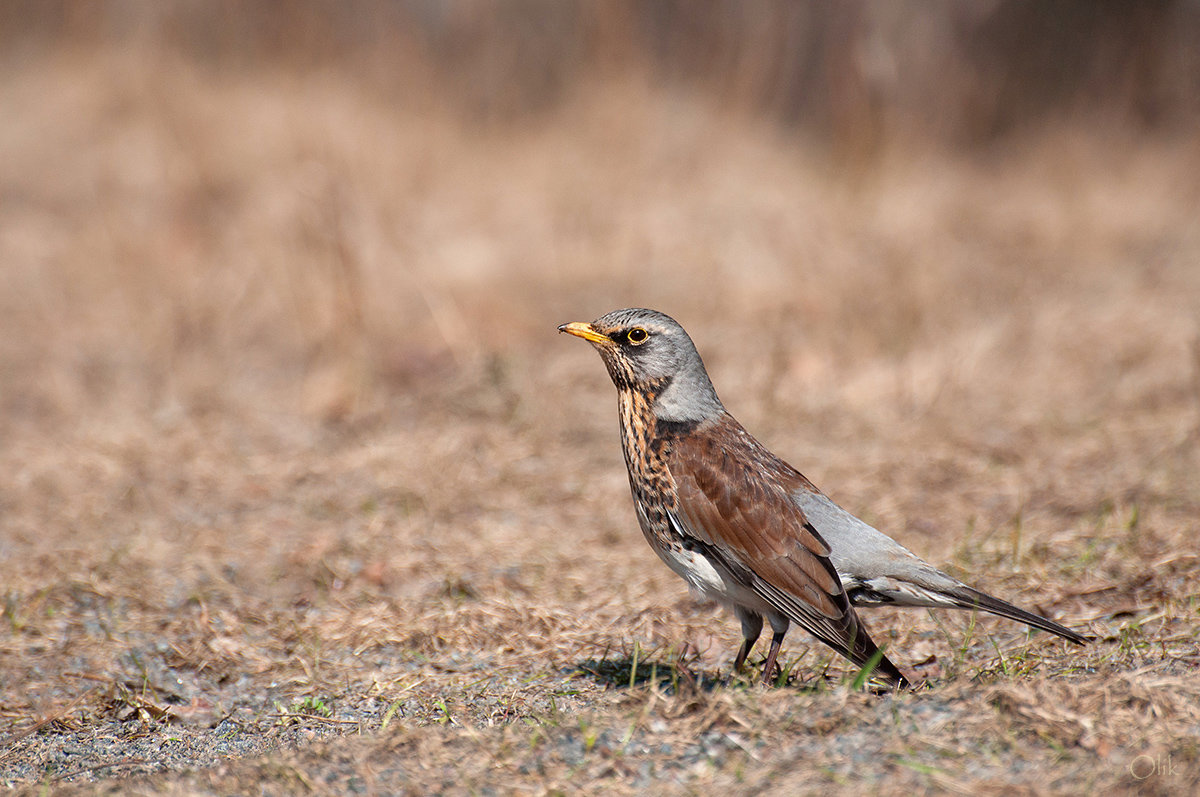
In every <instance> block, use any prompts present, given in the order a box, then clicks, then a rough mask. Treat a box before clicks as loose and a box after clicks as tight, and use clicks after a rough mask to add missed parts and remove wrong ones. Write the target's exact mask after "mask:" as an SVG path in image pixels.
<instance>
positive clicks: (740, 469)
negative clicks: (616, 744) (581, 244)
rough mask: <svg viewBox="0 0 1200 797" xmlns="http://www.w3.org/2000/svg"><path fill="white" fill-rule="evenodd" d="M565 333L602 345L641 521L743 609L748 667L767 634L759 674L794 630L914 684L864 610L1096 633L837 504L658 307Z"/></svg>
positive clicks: (720, 595) (657, 543) (680, 563)
mask: <svg viewBox="0 0 1200 797" xmlns="http://www.w3.org/2000/svg"><path fill="white" fill-rule="evenodd" d="M558 331H559V332H565V333H567V334H570V335H574V336H576V337H579V338H582V339H584V340H586V341H587V342H588V343H590V344H591V345H592V346H593V347H594V348H595V349H596V351H598V352H599V354H600V357H601V359H602V360H603V362H604V365H605V367H606V369H607V370H608V375H609V377H610V378H611V379H612V382H613V384H614V385H615V387H616V389H617V408H618V419H619V422H620V430H621V443H622V450H623V453H624V458H625V465H626V469H627V471H628V475H629V486H630V492H631V493H632V495H633V503H634V508H635V511H636V514H637V518H638V524H639V526H640V527H641V530H642V533H643V535H644V536H645V538H646V541H647V542H648V543H649V544H650V547H651V548H652V549H653V550H654V551H655V553H657V554H658V556H659V558H660V559H662V561H663V562H664V563H665V564H666V565H667V566H668V567H669V568H670V569H671V570H672V571H674V572H675V573H676V574H677V575H679V576H680V577H681V578H683V579H684V581H685V582H687V584H688V585H689V587H690V588H691V590H692V591H693V592H694V593H695V594H698V595H699V596H700V597H702V598H705V599H709V600H714V601H716V602H717V603H720V604H722V605H724V606H726V607H728V608H730V609H731V610H732V611H733V614H734V616H735V617H736V618H737V619H738V620H739V621H740V623H741V630H742V637H743V641H742V645H741V647H740V648H739V649H738V652H737V655H736V657H735V659H734V669H735V670H738V671H740V670H741V669H742V667H743V665H744V664H745V661H746V659H747V657H748V656H749V654H750V652H751V650H752V649H753V647H754V645H755V643H756V642H757V640H758V638H759V637H760V636H761V634H762V629H763V619H764V617H765V618H766V620H767V622H768V623H769V624H770V626H771V630H772V639H771V645H770V648H769V651H768V653H767V656H766V660H765V663H764V665H763V670H762V679H763V681H764V682H768V683H769V682H770V681H771V679H772V677H773V675H774V673H775V672H776V671H777V668H776V663H777V659H778V655H779V651H780V648H781V646H782V643H783V639H784V636H785V635H786V634H787V632H788V630H789V628H790V626H791V624H793V623H794V624H796V625H798V626H800V627H802V628H803V629H804V630H806V631H808V632H809V633H810V634H812V635H813V636H814V637H816V638H817V639H818V640H820V641H821V642H823V643H825V644H826V645H828V646H829V647H830V648H832V649H833V650H835V651H837V652H838V653H840V654H841V655H843V656H845V657H846V658H848V659H849V660H850V661H852V662H854V664H856V665H858V666H859V667H861V668H866V667H867V666H868V665H869V664H871V663H873V664H874V673H873V674H874V675H876V676H878V677H880V678H881V679H882V680H883V681H884V682H886V683H887V684H888V685H889V687H892V688H908V687H910V686H911V683H910V681H909V680H908V678H907V677H906V676H905V675H904V673H903V672H901V670H900V669H899V668H898V667H897V666H896V665H895V664H894V663H892V662H891V661H890V660H889V659H888V658H887V656H886V655H884V654H883V652H882V651H881V650H880V649H879V648H878V646H877V645H876V644H875V643H874V642H873V641H872V639H871V637H870V635H869V633H868V631H867V629H866V627H865V626H864V625H863V624H862V622H861V621H860V619H859V617H858V614H857V612H856V608H857V607H875V606H885V605H891V606H927V607H946V608H958V609H982V610H984V611H988V612H991V613H993V614H997V615H1000V616H1003V617H1007V618H1010V619H1013V620H1018V621H1020V622H1023V623H1027V624H1029V625H1031V626H1034V627H1036V628H1040V629H1043V630H1045V631H1049V632H1051V633H1053V634H1057V635H1059V636H1061V637H1063V638H1065V639H1068V640H1070V641H1072V642H1075V643H1077V644H1083V643H1084V642H1086V641H1087V639H1088V638H1087V637H1084V636H1083V635H1081V634H1078V633H1076V632H1075V631H1073V630H1071V629H1069V628H1066V627H1065V626H1062V625H1060V624H1058V623H1056V622H1054V621H1052V620H1049V619H1047V618H1045V617H1041V616H1039V615H1036V614H1034V613H1032V612H1028V611H1025V610H1024V609H1020V608H1018V607H1016V606H1014V605H1012V604H1010V603H1008V602H1006V601H1003V600H1001V599H999V598H996V597H994V596H991V595H988V594H987V593H984V592H981V591H979V590H976V589H973V588H972V587H969V586H967V585H966V584H964V583H962V582H960V581H958V580H957V579H955V578H953V577H952V576H950V575H948V574H946V573H944V572H942V571H940V570H938V569H937V568H936V567H934V566H932V565H930V564H928V563H927V562H925V561H923V560H922V559H920V558H919V557H918V556H917V555H916V554H914V553H912V552H911V551H909V550H908V549H907V548H905V547H904V546H902V545H900V543H898V542H896V541H895V540H893V539H892V538H890V537H888V536H887V535H885V534H884V533H883V532H881V531H878V530H877V529H875V528H873V527H872V526H870V525H868V524H867V523H865V522H863V521H862V520H859V519H858V518H857V517H855V516H854V515H852V514H850V513H849V512H847V511H846V510H844V509H842V508H841V507H840V506H838V505H837V504H835V503H834V502H833V501H832V500H830V499H829V498H828V497H827V496H826V495H825V494H824V493H822V492H821V491H820V490H818V489H817V488H816V486H815V485H814V484H813V483H812V482H811V481H809V480H808V479H807V478H806V477H805V476H804V475H803V474H801V473H800V471H798V470H796V469H795V468H794V467H792V466H791V465H789V464H788V463H787V462H785V461H784V460H782V459H781V458H779V457H778V456H776V455H775V454H773V453H772V452H771V451H770V450H768V449H767V448H766V447H765V446H764V445H762V444H761V443H760V442H758V440H756V439H755V438H754V437H753V436H752V435H751V434H750V433H749V432H747V431H746V429H745V428H744V427H743V426H742V425H741V424H740V423H738V421H737V420H736V419H735V418H734V417H733V416H732V415H731V414H730V413H729V412H728V411H727V410H726V409H725V406H724V405H723V404H722V403H721V400H720V399H719V398H718V397H717V393H716V389H715V388H714V387H713V385H712V381H711V380H710V379H709V376H708V371H707V370H706V369H705V367H704V361H703V360H702V359H701V357H700V353H699V352H698V351H697V349H696V346H695V344H694V343H693V342H692V339H691V337H689V336H688V334H687V332H686V331H685V330H684V329H683V327H682V326H680V324H679V323H678V322H677V321H675V320H674V319H673V318H671V317H670V316H668V315H666V314H664V313H660V312H658V311H655V310H648V309H644V308H628V309H624V310H615V311H613V312H611V313H607V314H605V315H602V316H600V317H599V318H597V319H596V320H595V321H592V322H582V321H573V322H570V323H567V324H562V325H561V326H559V327H558Z"/></svg>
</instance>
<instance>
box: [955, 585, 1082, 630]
mask: <svg viewBox="0 0 1200 797" xmlns="http://www.w3.org/2000/svg"><path fill="white" fill-rule="evenodd" d="M943 594H944V595H946V596H947V597H949V598H951V599H953V601H954V603H955V605H956V606H958V607H959V608H960V609H983V610H984V611H988V612H991V613H992V614H998V615H1000V616H1001V617H1007V618H1008V619H1010V620H1016V621H1017V622H1020V623H1025V624H1026V625H1031V626H1033V627H1034V628H1040V629H1041V630H1043V631H1049V632H1050V633H1051V634H1057V635H1058V636H1060V637H1062V638H1063V639H1066V640H1069V641H1071V642H1074V643H1075V644H1076V645H1084V644H1087V643H1088V642H1089V641H1091V640H1092V639H1094V638H1095V637H1089V636H1084V635H1083V634H1080V633H1078V632H1076V631H1072V630H1071V629H1070V628H1067V627H1066V626H1064V625H1059V624H1058V623H1056V622H1054V621H1053V620H1049V619H1047V618H1045V617H1042V616H1041V615H1039V614H1034V613H1033V612H1028V611H1025V610H1024V609H1021V608H1018V607H1016V606H1013V605H1012V604H1011V603H1009V602H1008V601H1002V600H1000V599H999V598H995V597H992V596H991V595H988V594H987V593H986V592H980V591H979V590H977V589H972V588H971V587H968V586H966V585H965V584H964V585H961V586H959V587H957V588H955V589H953V590H947V591H945V592H944V593H943Z"/></svg>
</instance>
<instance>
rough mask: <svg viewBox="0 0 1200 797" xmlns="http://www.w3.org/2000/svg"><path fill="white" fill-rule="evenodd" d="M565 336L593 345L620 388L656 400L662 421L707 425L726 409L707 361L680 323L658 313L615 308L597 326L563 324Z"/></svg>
mask: <svg viewBox="0 0 1200 797" xmlns="http://www.w3.org/2000/svg"><path fill="white" fill-rule="evenodd" d="M558 331H559V332H566V333H569V334H571V335H575V336H576V337H580V338H583V339H584V340H586V341H588V342H589V343H591V344H592V345H593V346H594V347H595V348H596V351H598V352H600V357H601V358H602V359H603V360H604V365H605V366H606V367H607V368H608V375H609V376H610V377H612V381H613V384H614V385H616V386H617V390H620V391H625V390H632V391H636V392H639V393H643V394H647V395H650V396H652V397H653V408H654V414H655V416H656V417H657V418H658V419H659V420H662V421H702V420H706V419H708V418H712V417H715V416H716V415H718V414H720V413H721V412H722V411H723V409H724V408H723V407H722V406H721V401H720V399H718V398H717V392H716V391H715V390H713V386H712V382H710V381H709V379H708V372H707V371H705V370H704V361H703V360H701V359H700V353H699V352H698V351H696V346H695V344H694V343H692V339H691V338H689V337H688V334H687V333H686V332H684V331H683V327H681V326H679V323H678V322H677V321H675V319H673V318H671V317H670V316H668V315H664V314H663V313H659V312H657V311H655V310H643V309H641V308H630V309H626V310H614V311H613V312H611V313H608V314H606V315H602V316H600V317H599V318H597V319H596V320H595V321H593V322H592V323H590V324H588V323H584V322H581V321H574V322H572V323H570V324H563V325H562V326H560V327H559V328H558Z"/></svg>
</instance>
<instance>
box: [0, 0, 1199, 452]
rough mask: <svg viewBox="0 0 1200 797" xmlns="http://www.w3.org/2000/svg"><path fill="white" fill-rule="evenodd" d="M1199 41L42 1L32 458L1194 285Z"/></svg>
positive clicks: (494, 12) (5, 256)
mask: <svg viewBox="0 0 1200 797" xmlns="http://www.w3.org/2000/svg"><path fill="white" fill-rule="evenodd" d="M1198 41H1200V3H1198V2H1196V1H1195V0H1155V1H1151V0H1147V1H1146V2H1138V3H1124V2H1095V1H1093V0H1053V1H1051V2H1031V1H1029V0H971V1H970V2H882V1H877V2H871V1H869V0H854V1H851V2H843V3H792V2H766V1H765V0H752V1H751V2H735V1H733V0H730V1H728V2H716V1H714V2H672V1H671V0H653V1H651V2H626V1H623V0H614V1H612V2H585V1H578V2H576V1H572V0H565V1H564V0H512V1H511V2H482V1H476V0H454V1H452V2H432V1H425V0H386V1H385V0H363V1H362V2H355V3H341V2H332V1H331V0H296V1H295V2H282V1H280V2H268V1H266V0H263V1H261V2H255V3H242V2H233V1H232V0H230V1H228V2H223V1H220V0H218V1H214V2H195V1H192V0H113V1H112V2H87V3H78V2H52V1H48V0H37V1H36V2H20V1H18V0H12V1H11V2H6V3H4V4H3V7H0V51H2V52H0V103H2V106H3V108H4V112H3V119H2V120H0V148H2V153H3V154H2V158H0V160H2V161H3V163H2V165H0V208H2V210H0V262H2V274H0V279H3V283H4V285H3V288H4V289H3V295H2V296H0V305H2V310H0V312H2V313H3V316H2V317H3V319H4V320H3V322H0V323H3V325H4V328H5V329H6V330H7V332H8V334H4V335H3V338H4V340H3V343H0V351H2V354H0V357H2V359H0V363H2V366H3V369H4V374H5V379H4V381H5V389H4V391H3V394H4V395H3V397H2V399H0V400H2V401H3V409H4V412H3V414H2V415H0V418H2V420H0V433H5V432H11V431H12V425H13V424H14V423H20V422H22V420H25V421H29V420H33V421H37V422H39V425H40V422H47V421H49V422H55V421H56V420H61V419H63V418H68V417H78V414H79V413H80V412H84V413H87V412H91V411H99V410H100V409H101V408H102V407H104V406H123V407H125V409H129V408H130V407H134V406H136V407H140V408H141V409H143V410H146V411H154V410H161V409H163V408H164V407H168V408H175V409H179V410H183V411H186V412H192V411H199V410H202V409H203V408H204V407H205V406H210V405H213V404H214V402H215V403H218V404H219V403H220V402H221V401H225V400H236V397H237V396H238V395H239V387H240V389H241V390H243V391H244V390H253V386H254V385H255V384H257V385H259V386H260V387H261V386H262V383H263V382H264V381H267V382H269V381H272V380H274V381H276V383H277V385H282V384H292V385H298V386H299V388H298V389H297V390H296V392H295V393H294V394H291V393H286V391H285V393H286V394H287V395H288V396H289V402H290V403H289V404H288V406H289V408H291V409H299V410H301V411H303V412H311V413H314V414H315V415H316V416H318V417H325V418H337V417H340V416H342V415H344V414H346V413H352V412H354V411H357V410H361V409H362V408H363V407H364V406H365V405H364V403H363V402H364V401H365V402H367V404H369V403H370V400H372V399H373V398H376V399H377V398H379V395H380V392H379V391H380V389H381V388H382V393H383V394H386V393H387V392H389V391H390V390H391V388H389V387H388V385H391V386H392V387H396V386H399V387H401V388H404V387H405V386H406V385H410V384H411V383H413V382H414V381H417V382H419V381H420V380H421V379H423V378H425V377H427V376H429V375H431V374H434V375H436V374H442V375H444V374H445V373H446V372H447V371H448V370H451V371H452V370H454V369H455V368H460V367H462V366H464V365H466V364H468V363H469V364H472V366H473V367H474V366H476V365H478V364H479V363H480V362H481V360H480V357H484V358H486V357H487V356H490V355H496V354H497V353H500V354H503V353H504V352H505V351H506V350H509V349H511V348H512V347H518V346H519V347H522V348H524V349H526V350H531V351H541V350H542V349H543V347H549V346H552V345H553V346H557V345H558V342H557V341H555V340H554V336H553V335H551V334H550V332H551V331H552V330H553V327H554V326H555V325H557V324H558V323H560V322H562V321H565V320H569V319H574V318H576V317H582V318H592V317H595V316H596V315H599V314H600V313H602V312H604V311H607V310H609V309H613V308H614V307H616V306H619V305H629V304H644V305H651V306H656V307H661V308H662V309H665V310H667V311H669V312H674V313H675V314H677V315H680V316H681V317H682V319H683V320H684V322H685V324H687V323H688V322H689V321H694V320H699V319H702V318H705V317H706V315H710V314H716V317H715V318H714V319H713V321H712V324H713V325H714V326H715V327H716V328H717V329H720V328H721V326H722V325H731V326H733V327H736V326H737V325H739V324H741V325H746V324H752V323H754V322H755V321H756V320H758V319H762V318H764V317H769V318H771V319H774V321H773V323H775V324H776V327H777V328H780V327H779V325H780V324H782V325H784V326H783V327H782V328H784V329H786V330H787V331H788V334H789V335H799V336H802V339H801V340H800V341H798V342H799V343H800V344H801V346H798V347H794V348H792V349H789V352H790V353H789V355H788V356H789V357H792V356H801V355H798V354H797V352H798V351H799V350H800V348H802V347H803V345H804V344H805V343H807V344H809V345H812V346H815V349H814V350H813V351H815V352H816V353H815V354H810V356H811V357H815V358H817V359H822V360H827V361H829V362H828V363H826V365H829V364H831V363H833V361H836V360H838V359H839V358H840V357H841V356H842V354H843V353H847V352H848V353H849V354H850V355H852V356H855V357H857V356H860V355H861V356H874V355H876V354H880V353H883V354H890V355H902V354H904V353H905V352H908V351H910V350H911V349H912V347H913V346H915V345H917V344H918V343H919V342H920V341H923V340H924V341H929V340H935V339H942V340H945V339H946V336H947V335H950V334H953V333H955V331H956V330H960V329H961V328H962V324H963V323H964V319H968V318H970V319H977V318H979V317H980V316H986V317H996V316H998V315H1008V316H1013V315H1014V314H1015V315H1017V316H1019V317H1021V318H1024V319H1028V318H1029V316H1030V313H1033V312H1035V308H1033V307H1032V306H1031V297H1035V296H1044V295H1046V293H1047V292H1050V293H1053V292H1054V291H1055V290H1058V289H1062V290H1068V291H1075V292H1078V291H1080V290H1087V289H1088V286H1091V287H1092V288H1095V289H1097V290H1100V291H1101V292H1102V293H1104V294H1105V295H1111V293H1110V291H1111V290H1119V291H1121V290H1126V289H1128V288H1129V286H1128V285H1127V284H1125V282H1124V281H1123V280H1124V279H1125V278H1126V277H1129V276H1130V275H1131V274H1134V273H1136V274H1137V275H1141V276H1140V277H1138V278H1139V279H1140V278H1141V277H1144V278H1146V279H1152V280H1167V279H1174V278H1179V272H1180V270H1181V267H1182V266H1184V265H1188V266H1190V265H1191V264H1192V262H1193V261H1194V257H1195V254H1196V248H1195V237H1196V227H1195V221H1194V216H1195V208H1196V207H1197V204H1196V200H1197V190H1196V182H1197V174H1198V171H1197V160H1198V158H1200V155H1198V153H1197V143H1196V142H1197V138H1198V137H1197V135H1196V131H1197V121H1198V118H1200V45H1197V42H1198ZM1184 241H1186V242H1187V243H1184ZM1188 247H1190V248H1188ZM1184 249H1186V252H1187V253H1186V257H1185V256H1184V255H1183V250H1184ZM1180 259H1182V260H1186V261H1188V262H1187V263H1186V264H1184V263H1181V262H1180ZM1105 270H1107V272H1108V273H1107V275H1106V276H1103V277H1100V276H1097V272H1099V271H1105ZM1113 272H1120V273H1121V274H1123V275H1125V276H1124V277H1116V278H1114V277H1113V276H1112V273H1113ZM1114 279H1115V280H1116V283H1119V284H1114V282H1113V280H1114ZM1188 285H1189V286H1194V282H1192V281H1189V282H1188ZM1167 294H1168V295H1174V296H1176V297H1178V296H1179V294H1178V293H1172V292H1171V291H1168V292H1167ZM1193 298H1194V297H1193ZM716 334H719V333H717V332H716V331H715V330H714V336H715V335H716ZM558 350H559V349H554V351H558ZM575 354H576V355H577V354H578V353H575ZM813 368H816V369H817V371H814V373H817V372H819V371H820V368H818V367H817V366H816V365H814V366H813ZM130 391H132V392H130Z"/></svg>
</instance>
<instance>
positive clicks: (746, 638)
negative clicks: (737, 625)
mask: <svg viewBox="0 0 1200 797" xmlns="http://www.w3.org/2000/svg"><path fill="white" fill-rule="evenodd" d="M734 614H735V615H737V618H738V619H739V620H741V621H742V639H743V641H742V647H741V648H740V649H739V650H738V654H737V658H735V659H734V660H733V671H734V672H741V670H742V665H743V664H745V663H746V657H747V656H749V655H750V650H751V648H753V647H754V643H755V642H757V641H758V636H759V634H761V633H762V626H763V618H762V615H761V614H758V613H757V612H752V611H750V610H749V609H744V608H742V607H740V606H739V607H738V608H737V609H735V610H734Z"/></svg>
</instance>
